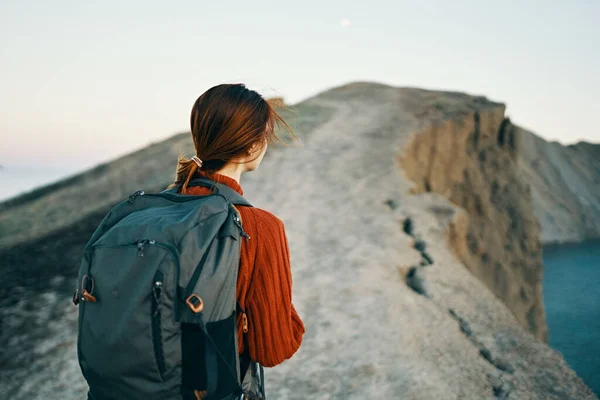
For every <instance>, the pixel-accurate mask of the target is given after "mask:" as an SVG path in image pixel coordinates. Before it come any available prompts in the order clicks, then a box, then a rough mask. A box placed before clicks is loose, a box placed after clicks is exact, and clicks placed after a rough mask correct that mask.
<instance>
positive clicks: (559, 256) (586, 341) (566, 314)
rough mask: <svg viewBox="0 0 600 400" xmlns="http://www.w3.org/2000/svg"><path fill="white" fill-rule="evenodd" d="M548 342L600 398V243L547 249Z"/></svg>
mask: <svg viewBox="0 0 600 400" xmlns="http://www.w3.org/2000/svg"><path fill="white" fill-rule="evenodd" d="M543 291H544V304H545V308H546V319H547V323H548V342H549V344H550V346H551V347H552V348H554V349H556V350H558V351H559V352H560V353H562V354H563V356H564V358H565V360H566V361H567V363H568V364H569V365H570V366H571V368H573V369H574V370H575V372H577V375H579V376H580V377H581V378H582V379H583V380H584V381H585V383H586V384H587V385H588V386H589V387H590V388H591V389H592V390H593V391H594V393H596V394H597V395H598V396H600V240H593V241H586V242H582V243H574V244H561V245H551V246H546V247H544V281H543Z"/></svg>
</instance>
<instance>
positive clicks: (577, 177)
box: [515, 128, 600, 243]
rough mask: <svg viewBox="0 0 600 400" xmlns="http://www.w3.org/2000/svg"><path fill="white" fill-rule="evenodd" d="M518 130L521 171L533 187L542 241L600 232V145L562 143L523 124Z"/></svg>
mask: <svg viewBox="0 0 600 400" xmlns="http://www.w3.org/2000/svg"><path fill="white" fill-rule="evenodd" d="M515 134H516V135H517V137H518V138H519V140H518V142H519V151H518V161H519V171H520V173H521V174H522V176H523V178H524V180H525V181H526V182H527V183H528V184H529V185H530V186H531V194H532V197H533V204H534V211H535V216H536V217H537V219H538V220H539V221H540V223H541V225H542V241H543V242H544V243H552V242H577V241H582V240H585V239H590V238H597V237H600V145H597V144H596V145H594V144H591V143H586V142H580V143H577V144H574V145H570V146H562V145H561V144H559V143H555V142H552V143H549V142H547V141H545V140H544V139H542V138H540V137H539V136H536V135H535V134H533V133H531V132H528V131H526V130H524V129H520V128H516V130H515Z"/></svg>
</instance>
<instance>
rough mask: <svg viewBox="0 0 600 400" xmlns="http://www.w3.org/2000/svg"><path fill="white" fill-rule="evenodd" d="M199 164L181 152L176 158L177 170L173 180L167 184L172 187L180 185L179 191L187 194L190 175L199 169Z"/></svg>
mask: <svg viewBox="0 0 600 400" xmlns="http://www.w3.org/2000/svg"><path fill="white" fill-rule="evenodd" d="M200 168H201V167H200V166H199V165H198V163H197V162H196V161H194V160H193V159H189V158H185V157H183V156H182V155H181V154H180V155H179V157H178V159H177V172H176V173H175V182H173V184H171V185H170V186H169V188H173V187H176V186H181V190H180V193H182V194H187V188H188V184H189V183H190V180H191V179H192V177H193V176H194V175H195V174H196V172H197V171H198V170H200Z"/></svg>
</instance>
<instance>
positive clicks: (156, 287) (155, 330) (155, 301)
mask: <svg viewBox="0 0 600 400" xmlns="http://www.w3.org/2000/svg"><path fill="white" fill-rule="evenodd" d="M163 280H164V274H163V273H162V271H161V270H158V271H156V274H155V275H154V282H153V286H152V310H151V312H152V344H153V346H154V357H155V358H156V364H157V366H158V372H159V374H160V376H161V378H162V377H163V375H164V373H165V371H166V369H167V368H166V366H165V355H164V351H163V347H162V335H161V330H160V327H161V315H160V295H161V293H162V288H163Z"/></svg>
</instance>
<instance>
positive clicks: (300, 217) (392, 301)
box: [0, 83, 596, 400]
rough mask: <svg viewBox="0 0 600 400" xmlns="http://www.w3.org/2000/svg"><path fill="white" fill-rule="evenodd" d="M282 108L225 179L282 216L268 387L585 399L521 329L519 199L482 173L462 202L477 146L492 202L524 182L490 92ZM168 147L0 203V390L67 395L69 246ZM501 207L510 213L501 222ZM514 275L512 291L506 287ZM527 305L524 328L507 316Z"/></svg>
mask: <svg viewBox="0 0 600 400" xmlns="http://www.w3.org/2000/svg"><path fill="white" fill-rule="evenodd" d="M294 109H295V113H286V114H287V115H286V116H287V117H288V118H289V122H291V124H292V126H293V127H295V128H296V131H297V134H298V135H299V136H300V138H301V140H302V143H301V146H296V147H291V148H280V149H277V150H274V151H271V152H270V153H268V157H266V158H265V160H264V163H263V165H262V166H261V168H260V169H259V171H257V172H254V173H252V174H248V176H247V177H246V176H245V177H244V178H243V182H242V184H243V186H244V189H245V191H246V196H247V197H248V198H249V199H250V200H251V201H252V202H253V203H254V204H255V205H256V206H259V207H263V208H266V209H269V210H271V211H273V212H274V213H276V214H277V215H278V216H279V217H280V218H281V219H282V220H283V221H284V222H285V224H286V230H287V233H288V237H289V240H290V247H291V254H292V265H293V274H294V302H295V304H296V308H297V309H298V312H299V313H300V315H301V316H302V317H303V319H304V321H305V324H306V326H307V332H306V335H305V338H304V343H303V346H302V348H301V350H300V351H299V352H298V353H297V355H296V356H294V358H293V359H291V360H289V361H287V362H285V363H284V364H283V365H281V366H279V367H277V368H274V369H271V370H269V371H267V381H268V386H267V389H268V391H269V397H270V398H271V399H306V398H318V399H338V398H339V399H342V398H343V399H355V398H356V399H365V398H367V399H387V398H390V399H391V398H405V399H477V400H479V399H506V398H510V399H594V398H596V397H595V396H594V395H593V394H592V393H591V391H590V390H589V389H588V388H587V387H586V386H585V384H583V382H582V381H581V380H580V379H579V378H578V377H577V376H576V375H575V373H574V372H573V371H572V370H570V369H569V368H568V366H567V365H566V363H565V362H564V360H563V359H562V357H561V356H560V355H559V354H558V353H556V352H555V351H553V350H551V349H550V348H548V347H547V346H546V345H545V344H544V343H542V342H541V341H539V340H537V339H536V338H535V336H534V335H533V334H532V333H531V332H530V331H529V329H531V331H533V332H534V333H535V335H537V336H538V337H541V338H543V332H544V325H543V313H539V312H538V310H535V306H534V305H535V304H536V303H535V301H537V300H536V296H537V292H536V290H537V289H536V285H535V281H536V279H538V278H539V275H538V274H539V271H538V270H537V267H538V264H537V260H538V254H537V250H536V249H537V247H539V238H537V239H536V237H535V235H538V234H539V228H537V227H536V224H535V221H534V222H531V220H530V219H529V218H530V216H529V215H525V213H528V212H530V211H531V205H530V204H529V205H528V202H527V201H526V200H523V203H519V204H517V205H514V207H513V209H512V211H510V210H507V209H506V207H505V206H502V205H501V204H500V205H493V204H489V203H488V202H487V200H489V199H486V198H485V196H484V195H489V194H490V193H491V191H492V186H491V184H492V182H489V184H490V186H488V187H487V188H486V191H485V192H484V193H481V194H480V203H481V204H480V206H477V205H476V204H477V202H476V201H475V200H473V204H472V205H471V203H469V201H468V200H467V197H468V195H467V194H468V190H475V189H477V188H478V187H479V185H480V184H482V182H483V179H484V178H487V177H489V171H488V170H487V168H492V167H491V166H486V167H483V168H482V169H483V170H482V171H480V172H478V173H479V175H478V173H475V171H474V169H477V167H476V166H477V165H479V164H477V163H479V162H481V161H479V157H480V155H479V154H480V152H481V149H486V157H488V158H486V160H487V162H489V163H492V162H493V160H494V159H495V157H498V161H497V162H499V163H500V164H499V167H500V168H507V169H506V171H503V172H502V173H499V182H498V185H499V189H498V190H500V195H499V197H498V201H500V202H501V203H503V202H510V201H511V200H514V199H516V198H517V197H519V196H522V195H524V194H526V189H523V187H522V185H520V184H518V183H515V182H513V184H515V185H517V187H516V188H515V189H511V188H508V189H503V188H504V187H505V186H506V185H507V183H508V180H509V179H514V178H515V176H514V174H513V169H514V165H513V164H514V163H515V162H516V161H515V160H514V158H515V157H514V151H513V150H512V149H511V147H510V140H508V141H505V142H503V143H502V144H501V145H496V147H493V146H492V143H491V141H490V140H489V138H488V136H494V135H497V133H498V132H500V131H501V129H500V126H502V125H503V123H502V121H503V115H502V113H503V107H502V105H499V104H495V103H492V102H489V101H488V100H486V99H484V98H481V97H479V98H474V97H470V96H467V95H463V94H458V93H442V92H432V91H425V90H419V89H407V88H393V87H388V86H383V85H377V84H367V83H356V84H350V85H346V86H342V87H339V88H335V89H332V90H329V91H327V92H324V93H322V94H320V95H318V96H316V97H314V98H311V99H309V100H307V101H305V102H302V103H300V104H298V105H296V106H294ZM476 115H479V120H478V122H477V118H476V117H475V116H476ZM452 126H454V127H452ZM477 126H478V128H476V127H477ZM436 127H437V128H436ZM433 131H436V132H437V133H432V132H433ZM477 132H479V133H477ZM443 133H446V134H447V135H450V136H456V137H457V138H461V140H455V139H454V138H450V139H448V138H446V137H442V136H444V135H443ZM436 135H437V136H436ZM477 136H478V137H479V139H475V137H477ZM496 137H497V136H496ZM431 141H433V142H436V143H437V142H438V141H442V142H444V143H447V144H449V145H451V146H454V147H452V149H453V150H452V151H453V154H454V156H455V157H456V159H457V161H460V162H459V163H460V165H461V166H462V169H458V167H457V170H456V171H454V170H453V171H452V172H450V171H446V168H445V167H444V168H442V169H441V170H440V169H438V171H440V172H439V173H441V174H443V175H444V178H443V179H439V180H438V177H437V176H433V175H431V174H429V173H426V172H423V171H421V170H420V168H421V167H422V166H427V168H429V166H431V168H432V169H435V168H439V166H437V164H436V163H434V162H433V161H432V160H431V158H432V156H436V157H437V156H440V153H439V152H438V149H442V148H443V147H441V146H439V147H438V146H436V147H435V150H432V146H429V152H427V151H425V152H420V151H418V148H425V149H427V148H428V147H427V146H428V144H427V143H429V142H431ZM474 141H476V142H477V145H476V146H473V142H474ZM419 143H421V145H419ZM182 149H189V139H188V138H187V136H185V135H179V136H176V137H173V138H172V139H170V140H168V141H166V142H164V143H158V144H155V145H153V146H150V147H148V148H146V149H143V150H141V151H139V152H136V153H133V154H131V155H129V156H126V157H123V158H121V159H119V160H116V161H114V162H112V163H109V164H106V165H104V166H101V167H99V168H97V169H96V170H94V171H90V172H88V173H87V174H84V175H81V176H78V177H74V178H72V179H71V180H70V181H66V182H63V183H61V184H58V185H55V186H54V187H52V188H46V189H44V190H42V191H39V192H37V193H32V194H29V195H27V196H24V197H22V198H21V200H22V201H20V202H16V201H13V202H9V203H5V204H4V205H2V206H0V245H1V246H2V250H1V251H0V268H1V269H2V274H3V276H5V277H6V281H10V282H11V283H13V284H12V285H11V286H10V287H8V286H6V285H5V286H2V287H0V290H1V291H0V302H1V303H0V306H1V307H0V318H1V320H0V323H1V324H2V327H3V328H2V330H1V333H0V340H1V341H0V343H2V346H0V351H1V353H0V363H1V364H0V365H1V366H2V367H1V369H0V380H1V381H2V382H3V384H2V386H1V389H0V398H10V399H17V400H18V399H38V398H39V399H75V398H82V397H83V393H84V392H85V382H83V381H82V379H81V377H80V372H79V369H78V365H77V361H76V351H75V333H76V326H75V319H76V309H75V308H74V307H73V306H72V305H70V304H69V297H70V294H71V292H70V289H71V288H72V286H73V285H74V282H73V281H74V276H75V272H76V269H77V265H78V259H79V256H80V253H81V249H82V247H83V245H84V244H85V241H86V240H87V238H88V237H89V234H90V233H91V231H92V230H93V228H94V226H95V224H97V223H98V222H99V220H100V218H101V217H102V214H103V213H104V212H105V211H106V210H107V208H109V207H110V206H111V205H112V204H114V202H116V201H118V200H120V199H123V198H126V196H127V195H129V194H131V193H132V192H133V191H135V190H136V189H138V188H140V187H143V188H144V189H147V190H148V191H152V190H158V189H159V188H162V187H164V186H165V185H166V184H168V183H169V181H170V180H171V179H172V175H173V171H174V167H175V160H176V157H177V153H178V152H179V151H180V150H182ZM488 151H489V152H488ZM507 165H508V166H507ZM401 166H404V167H401ZM441 166H442V167H443V166H444V164H442V165H441ZM403 169H404V170H403ZM465 170H467V171H469V172H467V174H466V175H465V173H464V171H465ZM424 177H429V178H428V179H427V180H425V179H424ZM461 177H462V181H461ZM411 178H412V179H413V180H414V181H413V180H411ZM426 181H427V182H428V183H427V182H426ZM456 187H458V188H456ZM449 189H452V190H449ZM461 191H462V194H461ZM505 191H506V193H505ZM411 192H412V194H411ZM455 192H456V193H457V194H456V195H453V194H452V193H455ZM450 200H452V201H450ZM457 205H461V206H462V207H464V208H459V207H458V206H457ZM478 207H479V208H481V211H482V213H484V214H485V215H487V216H488V218H489V219H488V220H485V219H483V217H482V216H480V215H477V213H476V211H477V210H478ZM474 212H475V214H474V215H472V214H473V213H474ZM511 213H513V214H515V215H516V216H518V217H520V218H522V221H523V222H522V226H517V227H513V226H512V225H510V224H508V223H510V222H511ZM521 213H523V215H521ZM492 218H495V219H496V220H494V219H492ZM507 218H508V219H507ZM513 218H514V216H513ZM480 224H487V225H498V226H500V227H502V229H507V230H508V229H512V231H513V232H515V233H516V234H517V235H520V236H521V238H522V239H523V240H527V241H528V244H527V246H528V247H527V248H526V249H521V252H520V254H521V256H523V257H524V258H523V259H522V260H521V259H518V258H517V256H514V257H515V258H506V259H504V258H502V257H501V254H500V253H497V251H498V250H497V247H496V246H495V245H494V243H493V241H494V240H496V239H498V240H499V242H498V243H497V244H498V245H500V246H502V245H506V244H513V245H516V242H511V241H509V240H508V239H507V238H506V237H505V236H501V237H496V236H495V234H494V233H493V232H492V231H493V230H492V229H490V228H489V227H481V226H479V225H480ZM505 224H508V225H506V226H505ZM505 233H506V232H505ZM469 235H471V236H474V237H475V238H476V240H477V251H472V250H471V249H470V247H469V241H470V240H471V239H469ZM530 236H531V237H530ZM484 251H487V252H488V257H489V259H488V264H489V265H490V266H493V265H494V263H496V262H501V263H503V274H504V275H503V276H502V279H505V280H508V283H507V284H506V286H507V289H506V291H504V290H498V288H496V286H495V283H494V282H495V281H494V280H493V279H492V280H489V279H487V280H486V276H485V275H486V274H485V273H484V272H485V271H486V268H485V267H484V265H486V264H485V263H483V262H481V264H482V266H479V265H478V264H477V260H478V259H479V260H481V261H482V258H483V254H484ZM513 262H516V263H522V264H523V265H524V266H527V268H528V269H530V271H529V272H527V273H526V272H523V271H521V270H519V268H517V266H513ZM465 265H466V267H465ZM487 271H488V273H489V274H493V273H494V269H492V268H489V269H487ZM527 274H531V275H530V276H529V275H527ZM526 275H527V276H526ZM524 279H531V281H526V282H525V283H523V281H522V280H524ZM520 286H524V287H525V291H526V295H527V296H528V298H527V299H526V300H521V301H519V296H518V295H517V296H516V297H515V293H519V290H520ZM490 288H491V289H492V290H489V289H490ZM517 288H519V289H517ZM503 293H505V295H503ZM503 300H504V301H503ZM505 302H506V304H505ZM507 305H508V306H507ZM532 308H533V309H534V312H533V313H534V314H535V315H534V317H535V318H534V321H535V324H530V323H529V320H528V317H527V312H528V311H525V310H529V309H532ZM523 316H525V319H523ZM523 326H526V327H528V328H529V329H524V328H523ZM17 332H22V334H17Z"/></svg>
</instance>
